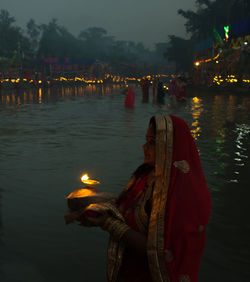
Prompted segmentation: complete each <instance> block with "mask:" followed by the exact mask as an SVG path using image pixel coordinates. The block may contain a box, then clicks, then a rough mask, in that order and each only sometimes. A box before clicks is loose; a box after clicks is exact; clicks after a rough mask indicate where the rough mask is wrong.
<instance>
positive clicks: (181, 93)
mask: <svg viewBox="0 0 250 282" xmlns="http://www.w3.org/2000/svg"><path fill="white" fill-rule="evenodd" d="M140 86H141V90H142V102H144V103H146V102H148V101H149V88H150V81H149V80H148V79H147V78H142V79H141V83H140ZM186 86H187V82H186V81H185V79H184V78H183V77H181V76H177V77H173V78H172V79H171V80H170V82H169V84H168V93H169V96H170V98H174V97H175V98H176V99H177V100H181V101H186V96H187V90H186ZM124 93H125V94H126V98H125V101H124V106H125V107H134V103H135V93H134V91H133V90H132V89H131V88H126V89H125V91H124ZM152 96H153V103H160V104H162V103H163V102H164V96H165V90H164V88H163V82H162V81H160V80H159V78H155V79H154V80H153V82H152Z"/></svg>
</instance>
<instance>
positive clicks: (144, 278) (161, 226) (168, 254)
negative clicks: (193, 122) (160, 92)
mask: <svg viewBox="0 0 250 282" xmlns="http://www.w3.org/2000/svg"><path fill="white" fill-rule="evenodd" d="M143 150H144V164H143V165H141V166H140V167H139V168H138V169H137V170H136V171H135V173H134V174H133V176H132V178H131V179H130V181H129V183H128V185H127V186H126V187H125V189H124V190H123V191H122V193H121V195H120V196H119V198H118V200H117V207H118V209H119V212H120V215H119V217H115V216H111V214H110V213H103V214H102V215H100V216H98V217H96V218H92V217H87V220H88V221H89V224H91V225H95V226H100V227H101V228H102V229H103V230H106V231H108V232H109V233H110V243H109V249H108V266H107V276H108V281H109V282H116V281H125V282H127V281H130V282H152V281H154V282H160V281H161V282H197V281H198V273H199V266H200V261H201V258H202V255H203V251H204V248H205V234H206V225H207V224H208V221H209V216H210V206H211V199H210V193H209V190H208V188H207V185H206V180H205V177H204V174H203V171H202V167H201V163H200V159H199V154H198V151H197V148H196V145H195V142H194V140H193V138H192V136H191V133H190V130H189V128H188V126H187V124H186V123H185V121H183V120H182V119H180V118H178V117H175V116H155V117H153V118H151V120H150V124H149V128H148V131H147V134H146V143H145V144H144V145H143ZM85 220H86V217H85ZM83 221H84V220H83ZM83 223H86V222H83Z"/></svg>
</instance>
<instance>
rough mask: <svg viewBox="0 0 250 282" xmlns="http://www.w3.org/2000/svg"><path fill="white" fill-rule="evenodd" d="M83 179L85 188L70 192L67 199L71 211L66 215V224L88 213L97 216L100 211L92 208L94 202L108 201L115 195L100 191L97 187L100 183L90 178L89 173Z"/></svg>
mask: <svg viewBox="0 0 250 282" xmlns="http://www.w3.org/2000/svg"><path fill="white" fill-rule="evenodd" d="M81 181H82V182H83V183H84V184H85V187H84V188H81V189H78V190H75V191H73V192H72V193H70V194H69V195H68V196H67V197H66V199H67V204H68V207H69V213H67V214H66V215H65V217H64V218H65V222H66V224H68V223H71V222H73V221H74V220H77V218H78V217H79V216H80V215H82V214H86V215H88V216H93V217H96V216H98V213H97V212H96V211H93V210H91V208H90V207H91V206H92V205H93V204H94V205H96V204H98V203H102V202H107V201H110V200H112V199H114V197H113V196H112V195H110V194H108V193H100V192H98V191H97V190H96V189H95V185H97V184H100V182H99V181H97V180H92V179H89V176H88V174H84V175H83V176H82V177H81Z"/></svg>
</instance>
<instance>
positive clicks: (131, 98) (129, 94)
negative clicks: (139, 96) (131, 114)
mask: <svg viewBox="0 0 250 282" xmlns="http://www.w3.org/2000/svg"><path fill="white" fill-rule="evenodd" d="M134 104H135V92H134V91H133V90H132V89H131V88H128V89H127V91H126V98H125V101H124V106H125V107H128V108H133V107H134Z"/></svg>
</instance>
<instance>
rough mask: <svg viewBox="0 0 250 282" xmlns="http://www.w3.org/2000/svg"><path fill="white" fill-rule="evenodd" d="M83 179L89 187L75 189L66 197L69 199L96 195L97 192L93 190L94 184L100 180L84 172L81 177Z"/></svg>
mask: <svg viewBox="0 0 250 282" xmlns="http://www.w3.org/2000/svg"><path fill="white" fill-rule="evenodd" d="M81 181H82V182H83V183H84V184H86V186H87V187H86V188H82V189H78V190H75V191H73V192H72V193H70V194H69V195H68V196H67V197H66V198H67V199H74V198H83V197H88V196H95V195H96V192H95V191H94V190H93V188H94V187H93V186H94V185H96V184H99V183H100V182H99V181H97V180H92V179H89V176H88V174H84V175H83V176H82V177H81Z"/></svg>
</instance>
